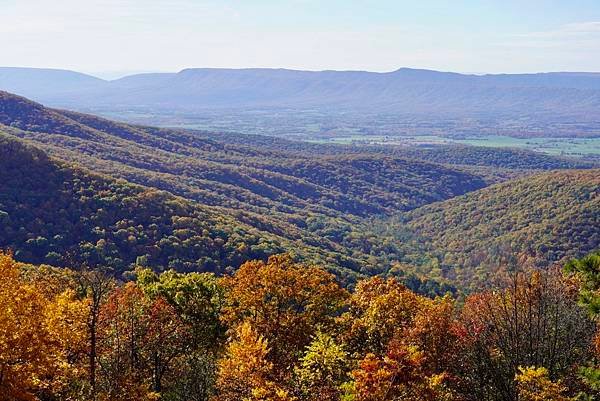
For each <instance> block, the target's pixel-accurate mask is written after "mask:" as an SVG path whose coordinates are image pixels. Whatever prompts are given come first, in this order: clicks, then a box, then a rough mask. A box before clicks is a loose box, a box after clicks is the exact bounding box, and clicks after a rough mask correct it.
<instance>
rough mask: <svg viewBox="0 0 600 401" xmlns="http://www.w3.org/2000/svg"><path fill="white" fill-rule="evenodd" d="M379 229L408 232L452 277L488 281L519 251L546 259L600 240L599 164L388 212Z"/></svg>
mask: <svg viewBox="0 0 600 401" xmlns="http://www.w3.org/2000/svg"><path fill="white" fill-rule="evenodd" d="M374 226H376V224H374ZM376 231H377V232H378V234H379V235H382V236H384V237H385V236H390V235H391V236H392V237H395V238H399V237H402V238H405V239H406V238H410V243H411V244H412V245H411V246H412V247H413V248H419V247H420V252H422V253H427V254H429V256H430V257H431V258H432V259H435V260H436V261H437V262H439V265H440V267H441V269H442V270H443V276H444V277H446V278H448V279H450V280H451V281H454V282H461V283H470V284H472V285H473V286H474V287H477V286H480V285H486V284H489V282H490V281H489V279H490V277H493V275H494V272H495V271H498V270H503V269H506V268H514V267H515V266H516V265H517V263H516V260H517V259H518V258H519V257H520V258H522V260H521V262H523V261H526V262H527V263H531V264H533V265H537V266H538V267H547V266H549V265H550V264H552V263H555V262H559V261H564V260H565V259H568V258H572V257H581V256H582V255H585V254H586V253H588V252H590V251H593V250H595V249H598V248H600V170H598V169H594V170H564V171H553V172H548V173H543V174H539V175H535V176H529V177H526V178H521V179H517V180H511V181H508V182H505V183H501V184H497V185H493V186H490V187H488V188H484V189H481V190H479V191H475V192H471V193H469V194H466V195H463V196H459V197H456V198H453V199H450V200H447V201H444V202H438V203H434V204H431V205H427V206H424V207H421V208H419V209H416V210H414V211H411V212H408V213H405V214H402V215H400V216H397V217H395V218H392V219H386V220H384V221H381V222H379V230H376ZM408 243H409V241H407V244H408ZM408 248H409V249H410V247H408ZM413 251H414V250H413ZM405 252H407V251H406V250H405ZM428 262H431V260H429V261H428Z"/></svg>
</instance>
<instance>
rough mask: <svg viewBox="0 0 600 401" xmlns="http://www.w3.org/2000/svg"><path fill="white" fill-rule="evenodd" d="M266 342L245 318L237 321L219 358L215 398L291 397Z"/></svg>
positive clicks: (256, 400) (272, 400) (263, 400)
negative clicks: (285, 388) (242, 320)
mask: <svg viewBox="0 0 600 401" xmlns="http://www.w3.org/2000/svg"><path fill="white" fill-rule="evenodd" d="M269 352H270V348H269V342H268V340H266V339H265V338H264V337H263V336H262V335H259V334H258V332H257V331H256V330H255V329H254V328H253V327H252V325H251V323H250V322H248V321H246V322H243V323H241V324H239V325H238V326H237V328H236V330H235V335H234V336H233V338H232V339H231V341H230V342H229V343H228V344H227V347H226V350H225V356H224V357H223V358H222V359H221V360H220V361H219V365H218V379H217V396H216V397H215V398H214V401H239V400H245V401H291V400H292V397H291V396H290V395H289V394H288V392H287V391H286V390H284V389H283V388H282V387H280V386H279V385H278V384H277V382H276V380H277V378H276V377H277V374H276V372H275V369H276V368H275V366H274V364H273V363H272V362H270V361H269V359H268V354H269Z"/></svg>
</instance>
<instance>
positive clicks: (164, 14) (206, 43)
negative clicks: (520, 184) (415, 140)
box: [0, 0, 600, 78]
mask: <svg viewBox="0 0 600 401" xmlns="http://www.w3.org/2000/svg"><path fill="white" fill-rule="evenodd" d="M0 66H19V67H40V68H61V69H70V70H76V71H81V72H87V73H91V74H93V75H96V76H101V77H104V78H115V77H118V76H122V75H126V74H129V73H137V72H151V71H179V70H181V69H184V68H191V67H219V68H250V67H269V68H292V69H303V70H327V69H331V70H368V71H382V72H383V71H393V70H396V69H398V68H400V67H412V68H427V69H435V70H442V71H456V72H469V73H517V72H541V71H596V72H597V71H600V0H568V1H567V0H478V1H475V0H466V1H460V0H454V1H452V0H447V1H442V0H418V1H417V0H411V1H404V0H378V1H370V0H218V1H209V0H206V1H204V0H169V1H159V0H0Z"/></svg>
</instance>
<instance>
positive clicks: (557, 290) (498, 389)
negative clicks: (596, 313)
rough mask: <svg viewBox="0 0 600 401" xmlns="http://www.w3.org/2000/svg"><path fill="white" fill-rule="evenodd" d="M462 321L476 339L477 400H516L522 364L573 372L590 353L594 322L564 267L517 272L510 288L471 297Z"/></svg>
mask: <svg viewBox="0 0 600 401" xmlns="http://www.w3.org/2000/svg"><path fill="white" fill-rule="evenodd" d="M461 319H462V322H463V324H464V326H465V330H466V332H467V335H468V337H469V339H470V341H471V347H470V348H465V349H464V350H463V352H464V353H465V354H467V355H470V356H469V359H470V360H471V364H470V365H469V366H470V369H472V371H471V372H467V371H465V372H463V375H464V376H465V377H467V378H471V379H472V382H471V385H470V387H471V388H472V389H474V391H479V392H480V393H479V394H478V395H477V398H478V399H491V400H506V401H513V400H516V399H517V388H516V386H515V382H514V378H515V375H517V374H518V373H519V367H520V366H536V367H538V368H544V369H546V371H547V373H548V376H549V378H550V380H554V379H556V378H557V377H561V376H565V375H569V374H571V373H572V372H574V369H575V368H576V367H577V365H578V364H581V363H582V362H584V361H586V360H589V359H590V357H591V354H590V351H591V344H592V339H593V333H594V325H593V322H591V320H590V319H589V318H588V317H587V316H586V314H585V311H584V310H582V308H580V307H579V305H577V290H576V287H575V286H574V285H573V283H571V282H570V281H569V280H565V279H564V278H563V276H562V275H561V274H560V272H558V271H556V270H551V271H549V272H541V271H533V272H529V273H523V272H517V273H515V274H514V275H513V276H512V279H511V280H510V281H509V283H508V285H507V286H506V288H504V289H502V290H499V291H488V292H485V293H481V294H476V295H472V296H470V297H469V298H468V299H467V301H466V304H465V307H464V309H463V312H462V318H461Z"/></svg>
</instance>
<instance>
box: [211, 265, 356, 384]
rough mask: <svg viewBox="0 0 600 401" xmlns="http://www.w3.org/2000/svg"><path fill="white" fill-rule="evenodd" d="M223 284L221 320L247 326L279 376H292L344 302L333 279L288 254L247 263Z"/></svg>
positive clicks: (230, 324) (341, 290)
mask: <svg viewBox="0 0 600 401" xmlns="http://www.w3.org/2000/svg"><path fill="white" fill-rule="evenodd" d="M223 285H224V287H225V289H226V291H227V304H226V306H225V308H224V309H223V315H222V318H223V321H224V322H225V323H226V324H227V325H229V326H231V327H235V326H237V325H239V324H241V323H242V322H244V321H248V322H250V324H252V327H253V328H254V329H255V330H256V331H257V332H259V333H261V335H262V336H263V337H264V339H265V340H267V341H268V342H269V346H270V348H271V351H270V352H269V355H268V359H269V360H270V361H271V362H273V363H274V364H275V366H276V367H277V370H278V372H279V374H280V375H287V374H288V372H290V371H291V370H290V367H291V366H293V365H294V364H295V362H296V361H297V359H298V357H299V356H300V355H301V354H302V352H303V351H304V348H305V347H306V346H307V345H308V344H310V342H311V340H312V337H313V335H314V334H315V333H316V332H317V331H318V330H319V329H321V330H323V331H327V330H328V329H330V328H331V327H332V326H333V325H334V323H335V317H336V316H337V315H338V314H339V313H340V312H341V310H342V308H343V306H344V304H345V300H346V298H347V292H346V290H344V289H342V288H341V287H340V286H339V285H338V283H337V282H336V280H335V278H334V276H333V275H331V274H329V273H327V272H325V271H324V270H322V269H319V268H317V267H307V266H303V265H300V264H296V263H294V262H293V260H292V259H291V257H290V256H289V255H277V256H272V257H270V258H269V260H268V262H267V263H264V262H262V261H253V262H247V263H245V264H243V265H242V266H241V267H240V269H239V270H238V271H237V272H235V274H234V275H233V276H231V277H226V278H224V279H223Z"/></svg>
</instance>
